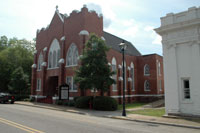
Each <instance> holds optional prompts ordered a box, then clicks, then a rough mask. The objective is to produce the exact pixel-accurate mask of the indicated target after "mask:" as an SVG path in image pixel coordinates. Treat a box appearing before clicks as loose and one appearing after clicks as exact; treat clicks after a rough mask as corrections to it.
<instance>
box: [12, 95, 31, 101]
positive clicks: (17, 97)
mask: <svg viewBox="0 0 200 133" xmlns="http://www.w3.org/2000/svg"><path fill="white" fill-rule="evenodd" d="M14 97H15V101H23V100H24V99H26V98H29V95H21V96H20V95H14Z"/></svg>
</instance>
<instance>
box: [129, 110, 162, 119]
mask: <svg viewBox="0 0 200 133" xmlns="http://www.w3.org/2000/svg"><path fill="white" fill-rule="evenodd" d="M128 113H130V114H139V115H148V116H157V117H161V116H163V115H164V114H165V109H143V110H135V111H129V112H128Z"/></svg>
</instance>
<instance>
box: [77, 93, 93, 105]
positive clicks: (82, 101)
mask: <svg viewBox="0 0 200 133" xmlns="http://www.w3.org/2000/svg"><path fill="white" fill-rule="evenodd" d="M92 99H93V97H92V96H83V97H79V98H78V99H77V100H76V102H75V107H77V108H89V103H90V102H92Z"/></svg>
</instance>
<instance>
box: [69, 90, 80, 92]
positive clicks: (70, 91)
mask: <svg viewBox="0 0 200 133" xmlns="http://www.w3.org/2000/svg"><path fill="white" fill-rule="evenodd" d="M69 92H78V90H69Z"/></svg>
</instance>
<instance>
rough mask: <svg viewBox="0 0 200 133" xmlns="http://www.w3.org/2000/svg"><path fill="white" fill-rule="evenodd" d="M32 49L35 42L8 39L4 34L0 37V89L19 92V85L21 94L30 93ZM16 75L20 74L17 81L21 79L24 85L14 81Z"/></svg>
mask: <svg viewBox="0 0 200 133" xmlns="http://www.w3.org/2000/svg"><path fill="white" fill-rule="evenodd" d="M2 47H3V48H2ZM34 49H35V42H32V41H27V40H25V39H21V40H18V39H17V38H11V39H9V40H8V39H7V37H6V36H2V37H1V38H0V91H10V93H20V91H19V87H21V88H20V89H21V93H22V94H28V93H30V83H31V65H32V64H33V51H34ZM17 69H18V70H17ZM19 69H22V71H21V70H19ZM14 71H15V73H14ZM17 75H21V76H22V77H21V78H20V81H19V82H22V81H23V83H25V84H26V85H21V84H15V83H14V82H18V81H16V78H17V77H16V76H17ZM27 79H28V81H27ZM8 88H9V89H8Z"/></svg>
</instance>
